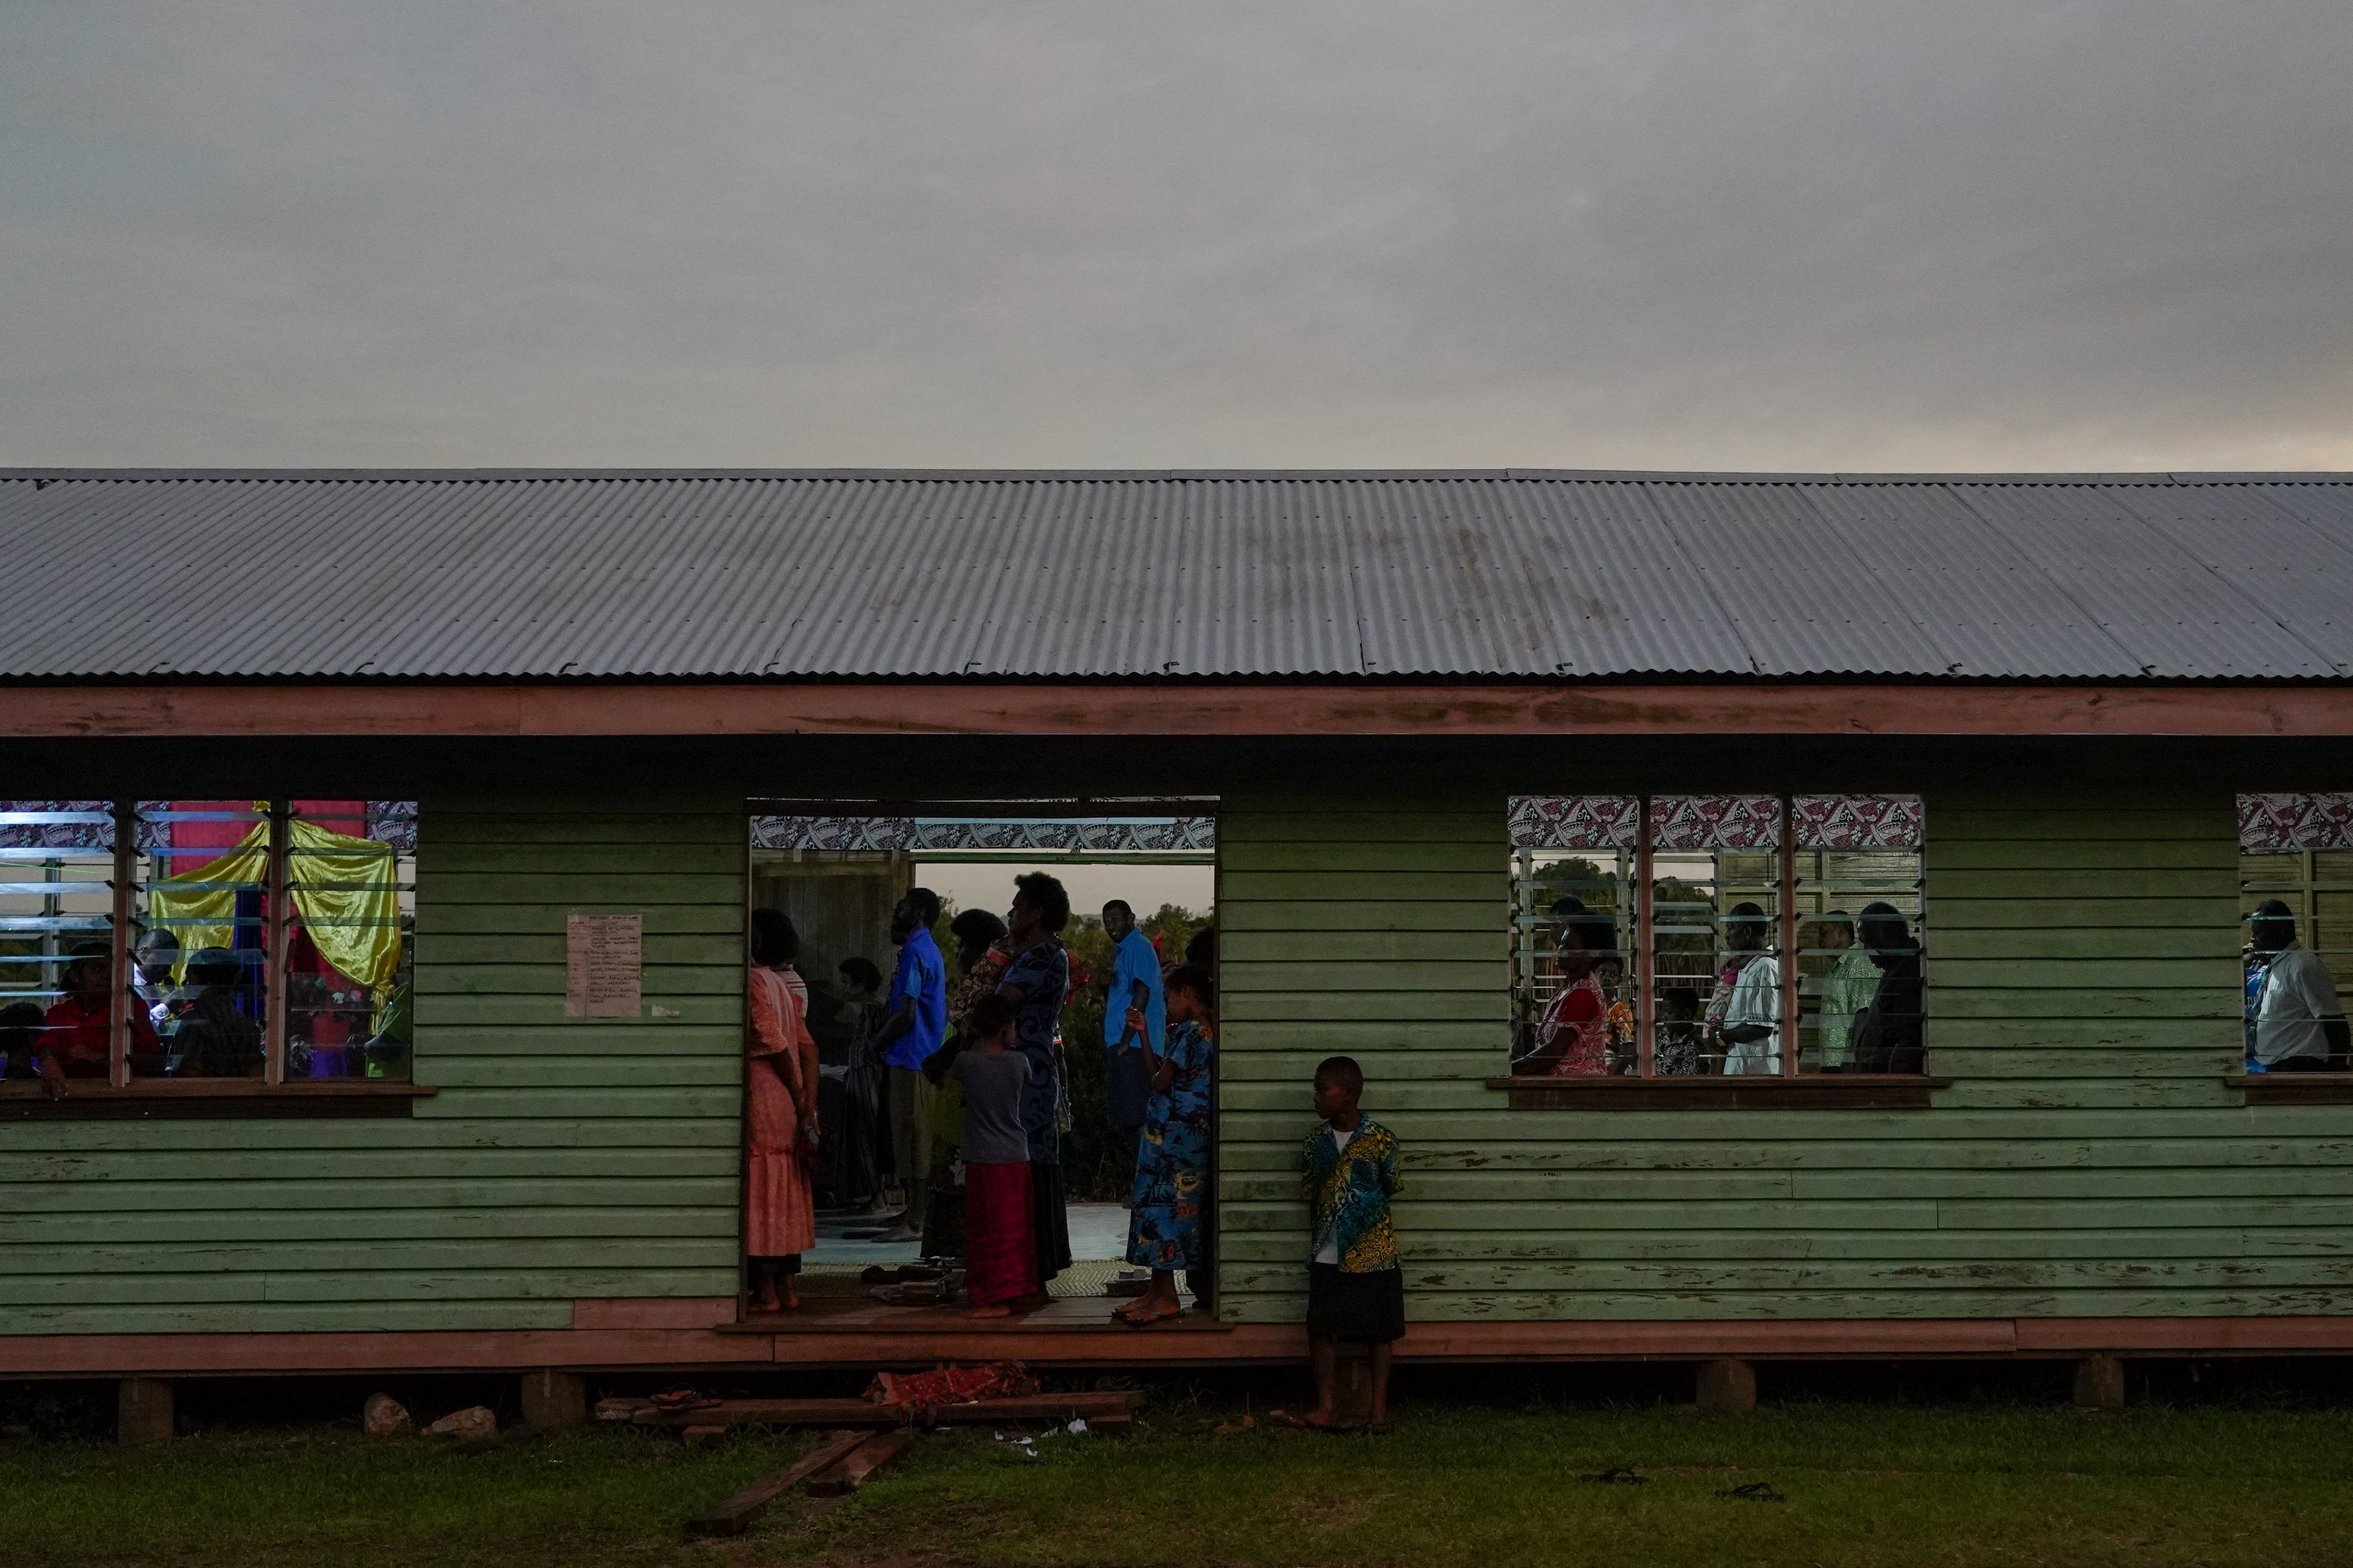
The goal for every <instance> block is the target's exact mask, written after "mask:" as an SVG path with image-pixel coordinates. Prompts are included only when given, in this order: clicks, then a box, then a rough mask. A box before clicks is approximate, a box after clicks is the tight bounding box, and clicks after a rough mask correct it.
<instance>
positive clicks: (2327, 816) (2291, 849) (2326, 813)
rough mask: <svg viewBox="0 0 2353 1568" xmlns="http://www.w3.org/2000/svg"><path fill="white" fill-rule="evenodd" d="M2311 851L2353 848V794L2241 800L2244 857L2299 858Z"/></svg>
mask: <svg viewBox="0 0 2353 1568" xmlns="http://www.w3.org/2000/svg"><path fill="white" fill-rule="evenodd" d="M2308 849H2353V791H2343V790H2332V791H2329V792H2327V793H2325V794H2320V795H2241V796H2240V797H2239V853H2240V854H2242V855H2297V854H2302V853H2303V852H2304V851H2306V850H2308Z"/></svg>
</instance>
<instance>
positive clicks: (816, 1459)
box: [686, 1427, 873, 1536]
mask: <svg viewBox="0 0 2353 1568" xmlns="http://www.w3.org/2000/svg"><path fill="white" fill-rule="evenodd" d="M872 1436H873V1434H872V1433H871V1432H868V1431H865V1430H862V1429H860V1428H855V1427H853V1428H851V1429H849V1430H848V1431H840V1432H834V1433H830V1434H828V1436H827V1437H826V1439H825V1441H823V1442H822V1443H819V1444H818V1446H817V1447H814V1448H812V1449H810V1450H809V1451H808V1452H807V1453H806V1454H804V1455H802V1456H801V1457H800V1458H797V1459H796V1460H794V1461H793V1463H792V1464H791V1465H790V1466H788V1467H786V1468H785V1469H782V1470H779V1471H777V1472H776V1474H775V1475H773V1476H770V1477H768V1478H767V1479H765V1480H759V1481H754V1482H753V1483H752V1484H751V1485H750V1486H748V1487H745V1488H744V1489H743V1490H742V1491H740V1492H737V1493H736V1494H735V1495H734V1496H733V1497H732V1498H729V1499H728V1500H726V1501H725V1502H723V1503H721V1504H720V1505H719V1506H718V1507H716V1508H714V1509H712V1510H710V1511H709V1512H707V1513H699V1514H697V1515H695V1516H694V1517H693V1518H692V1519H690V1520H688V1521H686V1532H687V1533H688V1534H689V1535H698V1536H729V1535H741V1534H743V1533H744V1531H747V1530H749V1529H751V1528H752V1521H754V1520H755V1519H757V1518H759V1517H760V1516H761V1515H762V1514H764V1513H765V1512H767V1511H768V1505H769V1504H770V1503H773V1502H775V1501H776V1500H777V1499H778V1498H780V1497H782V1496H784V1495H785V1494H786V1492H788V1491H790V1490H792V1489H794V1488H795V1487H797V1486H798V1485H800V1484H801V1483H802V1482H803V1481H805V1480H807V1479H809V1478H810V1477H811V1476H813V1475H816V1474H817V1473H818V1471H819V1470H824V1469H830V1468H832V1467H834V1466H835V1465H838V1464H839V1463H840V1462H841V1461H842V1460H844V1459H846V1458H849V1456H850V1454H851V1453H853V1452H854V1451H856V1450H857V1448H858V1447H860V1445H862V1444H864V1443H865V1442H866V1441H868V1440H869V1439H870V1438H871V1437H872Z"/></svg>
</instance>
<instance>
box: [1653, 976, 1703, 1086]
mask: <svg viewBox="0 0 2353 1568" xmlns="http://www.w3.org/2000/svg"><path fill="white" fill-rule="evenodd" d="M1702 1068H1703V1064H1702V1063H1701V1061H1700V1006H1699V993H1698V991H1696V990H1694V988H1693V987H1691V986H1689V985H1669V986H1667V987H1665V988H1664V989H1662V991H1660V993H1659V1032H1658V1037H1657V1039H1656V1040H1654V1041H1653V1042H1652V1044H1651V1073H1652V1075H1653V1076H1655V1077H1658V1078H1687V1077H1690V1076H1691V1075H1693V1074H1694V1073H1697V1072H1699V1071H1701V1070H1702Z"/></svg>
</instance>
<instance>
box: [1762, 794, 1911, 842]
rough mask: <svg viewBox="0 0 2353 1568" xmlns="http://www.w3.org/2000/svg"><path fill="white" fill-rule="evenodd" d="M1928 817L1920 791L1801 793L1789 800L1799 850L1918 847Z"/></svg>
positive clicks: (1790, 818)
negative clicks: (1922, 805)
mask: <svg viewBox="0 0 2353 1568" xmlns="http://www.w3.org/2000/svg"><path fill="white" fill-rule="evenodd" d="M1925 817H1926V814H1925V813H1924V812H1923V810H1922V809H1921V805H1920V797H1919V796H1918V795H1794V796H1792V797H1791V798H1790V801H1789V821H1790V825H1791V826H1792V828H1793V829H1794V830H1795V836H1796V837H1797V840H1798V847H1799V848H1800V849H1917V848H1919V847H1920V841H1921V837H1922V828H1923V826H1924V825H1925Z"/></svg>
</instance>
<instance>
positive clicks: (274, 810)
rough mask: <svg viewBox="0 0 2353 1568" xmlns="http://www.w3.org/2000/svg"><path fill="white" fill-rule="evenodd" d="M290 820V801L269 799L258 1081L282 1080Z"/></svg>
mask: <svg viewBox="0 0 2353 1568" xmlns="http://www.w3.org/2000/svg"><path fill="white" fill-rule="evenodd" d="M293 820H294V803H293V802H292V801H290V800H273V801H271V802H270V803H269V870H268V872H266V873H265V875H266V876H267V878H268V881H267V882H266V883H265V884H264V886H265V888H266V889H267V890H266V892H265V894H264V897H265V899H266V900H267V901H268V903H269V910H268V918H267V921H266V924H265V927H264V936H265V942H266V947H267V951H268V952H269V975H268V978H267V980H266V982H265V985H266V989H265V990H264V991H263V992H262V998H263V1000H262V1019H261V1051H262V1071H261V1077H262V1081H264V1082H265V1083H272V1084H279V1083H284V1082H285V1081H286V1018H287V1011H286V990H287V985H288V981H289V976H288V973H287V963H286V958H287V952H288V950H289V946H290V936H291V934H292V932H293V930H294V921H293V910H291V908H290V904H291V902H292V894H291V893H290V890H289V889H288V888H287V886H286V884H287V883H288V882H289V881H290V880H291V879H290V877H288V876H287V874H286V851H287V850H288V848H290V847H291V846H290V839H291V835H292V832H293V828H292V823H293Z"/></svg>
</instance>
